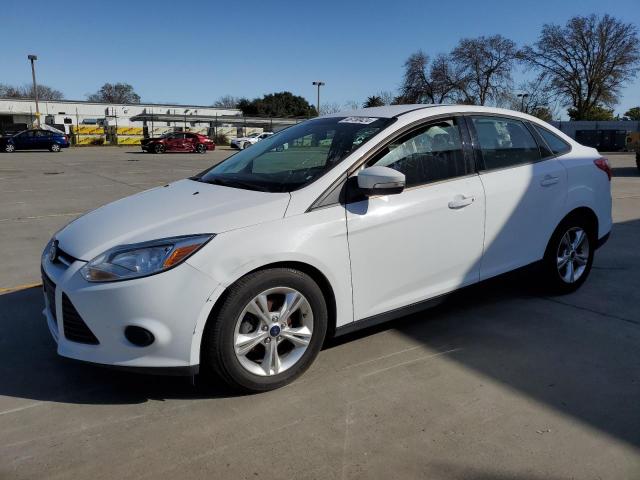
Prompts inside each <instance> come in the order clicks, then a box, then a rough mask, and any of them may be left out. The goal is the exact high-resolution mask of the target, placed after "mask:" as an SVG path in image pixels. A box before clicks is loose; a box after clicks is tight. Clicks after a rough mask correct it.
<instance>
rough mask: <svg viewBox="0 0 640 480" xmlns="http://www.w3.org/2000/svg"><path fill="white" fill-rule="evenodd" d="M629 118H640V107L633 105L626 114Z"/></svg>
mask: <svg viewBox="0 0 640 480" xmlns="http://www.w3.org/2000/svg"><path fill="white" fill-rule="evenodd" d="M624 116H625V117H627V118H628V119H629V120H640V107H633V108H630V109H629V110H627V112H626V113H625V114H624Z"/></svg>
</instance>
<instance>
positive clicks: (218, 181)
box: [198, 177, 269, 192]
mask: <svg viewBox="0 0 640 480" xmlns="http://www.w3.org/2000/svg"><path fill="white" fill-rule="evenodd" d="M198 181H200V182H204V183H211V184H213V185H221V186H223V187H231V188H234V187H235V188H244V189H246V190H257V191H259V192H268V191H269V189H268V188H266V187H263V186H262V185H256V184H255V183H250V182H243V181H242V180H236V179H231V178H220V177H215V178H211V179H208V180H204V179H202V178H199V179H198Z"/></svg>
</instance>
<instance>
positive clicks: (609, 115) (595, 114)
mask: <svg viewBox="0 0 640 480" xmlns="http://www.w3.org/2000/svg"><path fill="white" fill-rule="evenodd" d="M568 113H569V118H570V119H571V120H599V121H602V120H613V119H614V118H613V110H612V109H608V108H606V107H603V106H602V105H594V106H593V107H591V108H590V109H589V110H587V111H586V112H585V111H579V110H578V109H576V108H570V109H569V110H568Z"/></svg>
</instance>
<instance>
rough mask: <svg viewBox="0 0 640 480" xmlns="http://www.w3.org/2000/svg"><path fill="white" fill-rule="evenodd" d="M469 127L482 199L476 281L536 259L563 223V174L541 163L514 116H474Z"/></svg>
mask: <svg viewBox="0 0 640 480" xmlns="http://www.w3.org/2000/svg"><path fill="white" fill-rule="evenodd" d="M468 123H469V124H470V127H471V130H472V133H473V137H474V148H475V150H476V153H477V155H478V156H479V158H480V160H481V161H480V163H481V171H480V179H481V180H482V184H483V186H484V191H485V195H486V223H485V240H484V253H483V257H482V265H481V268H480V278H481V279H485V278H489V277H493V276H495V275H499V274H501V273H504V272H507V271H510V270H514V269H516V268H519V267H522V266H524V265H528V264H530V263H532V262H535V261H537V260H540V259H541V258H542V257H543V256H544V251H545V249H546V246H547V243H548V241H549V238H550V237H551V234H552V233H553V231H554V230H555V228H556V226H557V225H558V223H559V222H560V220H561V217H562V215H563V212H564V204H565V201H566V197H567V173H566V170H565V168H564V167H563V165H562V164H561V163H560V162H559V161H557V160H556V159H555V158H548V159H544V155H543V154H542V152H541V150H540V147H539V146H538V142H537V141H536V138H535V136H534V134H533V132H532V130H530V127H528V126H527V124H526V123H525V122H523V121H522V120H520V119H518V118H512V117H503V116H493V115H482V116H480V115H478V116H471V117H470V121H469V122H468Z"/></svg>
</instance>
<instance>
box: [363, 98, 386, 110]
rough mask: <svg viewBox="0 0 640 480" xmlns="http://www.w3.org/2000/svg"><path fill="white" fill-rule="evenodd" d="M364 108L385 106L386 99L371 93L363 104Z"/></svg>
mask: <svg viewBox="0 0 640 480" xmlns="http://www.w3.org/2000/svg"><path fill="white" fill-rule="evenodd" d="M362 106H363V107H364V108H369V107H384V101H383V100H382V98H381V97H380V96H378V95H371V96H370V97H367V101H366V102H364V104H363V105H362Z"/></svg>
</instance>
